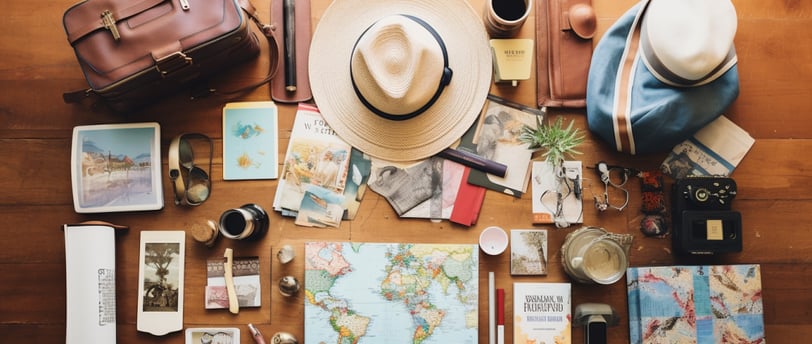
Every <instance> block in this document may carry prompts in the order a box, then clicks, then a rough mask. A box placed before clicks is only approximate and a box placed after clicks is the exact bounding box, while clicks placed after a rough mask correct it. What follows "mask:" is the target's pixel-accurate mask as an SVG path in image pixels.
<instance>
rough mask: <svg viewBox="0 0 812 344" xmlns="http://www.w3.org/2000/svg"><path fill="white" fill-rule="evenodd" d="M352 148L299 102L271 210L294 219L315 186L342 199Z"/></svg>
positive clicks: (316, 110) (312, 107) (316, 112)
mask: <svg viewBox="0 0 812 344" xmlns="http://www.w3.org/2000/svg"><path fill="white" fill-rule="evenodd" d="M351 149H352V147H351V146H350V145H349V144H347V143H346V142H345V141H344V140H343V139H341V138H340V137H339V136H338V134H336V132H335V131H333V129H332V128H330V126H329V125H328V124H327V122H326V121H325V120H324V118H323V117H322V116H321V113H319V110H318V109H317V108H316V107H315V106H313V105H309V104H302V103H300V104H299V108H298V109H297V111H296V118H295V119H294V121H293V128H292V130H291V134H290V141H289V143H288V148H287V152H286V153H285V162H284V165H283V167H282V173H281V176H280V178H279V183H278V185H277V189H276V195H275V196H274V204H273V207H274V209H275V210H277V211H280V212H282V213H283V215H290V216H294V217H295V216H296V212H298V210H299V208H300V206H301V204H302V201H303V200H304V197H305V193H306V192H308V191H310V189H311V188H316V187H318V188H323V189H327V190H330V191H331V192H333V193H335V194H336V195H339V196H342V197H343V194H344V189H345V186H346V183H347V176H348V168H349V161H350V152H351Z"/></svg>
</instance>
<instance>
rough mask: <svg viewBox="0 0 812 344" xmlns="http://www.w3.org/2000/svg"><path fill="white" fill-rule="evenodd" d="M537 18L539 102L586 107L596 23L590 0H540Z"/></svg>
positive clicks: (537, 7)
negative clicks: (587, 84) (587, 83)
mask: <svg viewBox="0 0 812 344" xmlns="http://www.w3.org/2000/svg"><path fill="white" fill-rule="evenodd" d="M536 18H537V19H536V42H538V43H537V44H536V66H538V67H537V68H536V69H537V72H536V73H537V80H538V88H537V91H538V104H539V106H546V107H569V108H582V107H585V106H586V82H587V76H588V74H589V64H590V62H591V60H592V37H593V35H594V34H595V30H596V25H597V24H596V17H595V11H594V9H593V8H592V2H591V0H541V3H539V5H538V6H536Z"/></svg>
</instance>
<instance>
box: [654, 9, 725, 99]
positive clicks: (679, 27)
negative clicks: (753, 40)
mask: <svg viewBox="0 0 812 344" xmlns="http://www.w3.org/2000/svg"><path fill="white" fill-rule="evenodd" d="M736 28H737V22H736V9H735V8H734V7H733V4H732V3H731V2H730V1H729V0H654V1H651V3H649V4H648V8H647V9H646V14H645V15H644V16H643V23H642V27H641V31H640V49H641V52H642V57H643V62H644V63H645V64H646V67H648V68H649V70H650V71H651V73H652V74H654V76H655V77H656V78H657V79H659V80H660V81H662V82H664V83H666V84H669V85H672V86H699V85H703V84H706V83H708V82H711V81H713V80H716V79H717V78H718V77H719V76H720V75H722V74H723V73H724V72H726V71H727V70H728V69H730V66H732V65H733V64H735V63H736V52H735V50H734V49H733V38H734V37H735V36H736Z"/></svg>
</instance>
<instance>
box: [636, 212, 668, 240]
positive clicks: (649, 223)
mask: <svg viewBox="0 0 812 344" xmlns="http://www.w3.org/2000/svg"><path fill="white" fill-rule="evenodd" d="M640 231H641V232H643V234H644V235H646V236H650V237H651V236H662V235H665V234H666V233H668V224H667V223H666V222H665V217H663V216H662V215H646V216H644V217H643V219H642V220H640Z"/></svg>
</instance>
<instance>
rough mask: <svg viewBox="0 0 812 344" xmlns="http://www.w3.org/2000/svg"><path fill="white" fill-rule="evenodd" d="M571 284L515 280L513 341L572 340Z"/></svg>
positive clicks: (565, 342)
mask: <svg viewBox="0 0 812 344" xmlns="http://www.w3.org/2000/svg"><path fill="white" fill-rule="evenodd" d="M571 297H572V288H571V285H570V284H569V283H546V282H515V283H513V343H514V344H520V343H521V344H525V343H556V344H569V343H571V342H572V330H571V328H572V300H571Z"/></svg>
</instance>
